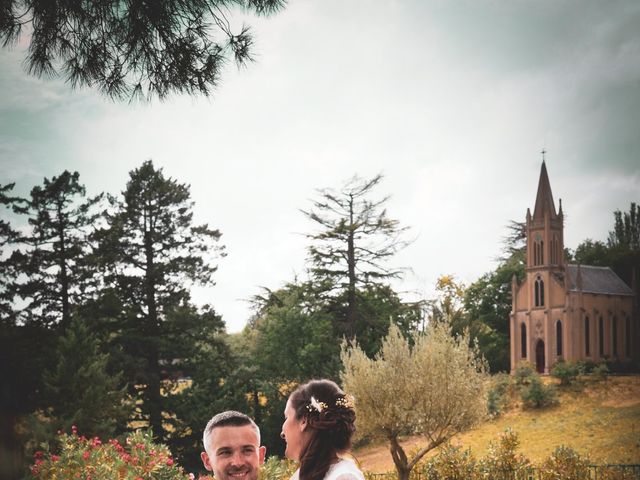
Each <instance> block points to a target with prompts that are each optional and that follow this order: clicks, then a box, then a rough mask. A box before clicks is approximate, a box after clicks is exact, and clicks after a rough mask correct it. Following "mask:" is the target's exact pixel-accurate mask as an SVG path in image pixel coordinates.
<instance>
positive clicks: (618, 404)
mask: <svg viewBox="0 0 640 480" xmlns="http://www.w3.org/2000/svg"><path fill="white" fill-rule="evenodd" d="M546 381H547V382H554V379H550V378H549V379H546ZM558 393H559V400H560V404H559V405H558V406H555V407H551V408H547V409H543V410H523V409H522V407H521V405H520V404H519V402H518V401H517V400H515V399H514V402H513V403H512V405H511V407H510V409H509V410H508V411H507V412H506V413H505V414H504V415H502V416H501V417H499V418H497V419H494V420H489V421H487V422H485V423H483V424H482V425H480V426H478V427H477V428H475V429H473V430H471V431H468V432H465V433H464V434H462V435H459V436H457V437H455V438H454V439H453V441H452V443H454V444H457V445H463V446H464V447H469V448H471V451H472V452H473V454H474V455H475V456H476V457H482V456H483V455H484V454H485V452H486V449H487V446H488V444H489V442H490V441H491V440H494V439H495V438H496V437H497V436H498V434H500V433H501V432H503V431H504V430H505V429H506V428H508V427H510V428H511V429H513V430H514V431H516V432H517V433H518V436H519V438H520V442H521V443H520V445H521V452H522V453H523V454H524V455H526V456H527V457H528V458H529V459H530V460H532V461H533V462H539V461H541V460H542V459H544V458H546V457H547V456H548V455H549V454H550V453H551V452H552V451H553V450H554V448H555V447H556V446H558V445H561V444H564V445H568V446H571V447H572V448H574V449H575V450H577V451H578V452H579V453H580V454H584V455H587V454H588V455H589V457H590V459H591V460H592V461H593V462H594V463H636V464H640V377H639V376H632V377H611V378H609V379H608V380H606V381H599V382H595V381H590V380H585V381H583V382H582V383H581V384H578V385H575V386H573V385H572V386H569V387H563V388H561V387H558ZM402 444H403V446H404V447H405V450H406V451H411V450H413V449H414V448H416V447H418V446H421V445H424V442H423V441H422V440H421V439H420V438H419V437H409V438H406V439H404V441H403V442H402ZM354 454H355V457H356V458H357V459H358V461H359V462H360V464H361V465H362V467H363V469H365V470H366V471H369V472H376V473H382V472H387V471H390V470H393V469H394V466H393V462H392V460H391V456H390V454H389V449H388V447H387V445H386V444H383V443H378V444H375V445H368V446H366V447H363V448H360V449H357V450H356V451H355V452H354Z"/></svg>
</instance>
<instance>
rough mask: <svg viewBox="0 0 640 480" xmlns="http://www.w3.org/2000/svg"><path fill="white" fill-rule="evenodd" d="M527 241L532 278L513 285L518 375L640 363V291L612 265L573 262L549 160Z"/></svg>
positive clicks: (513, 346) (513, 365)
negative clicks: (571, 365) (588, 364)
mask: <svg viewBox="0 0 640 480" xmlns="http://www.w3.org/2000/svg"><path fill="white" fill-rule="evenodd" d="M526 237H527V248H526V273H525V278H524V279H523V281H522V282H521V283H518V281H517V279H516V277H515V276H514V277H513V280H512V284H511V291H512V308H511V315H510V340H511V372H512V373H513V372H514V371H515V368H516V366H517V365H518V364H519V363H520V362H523V361H527V362H530V363H531V364H533V365H535V367H536V369H537V371H538V372H540V373H549V371H550V369H551V367H553V365H554V364H555V363H556V362H557V361H559V360H566V361H578V360H583V361H594V362H597V361H600V360H605V359H608V360H614V361H620V362H628V361H631V360H633V359H636V357H637V355H638V352H637V341H636V339H637V338H638V333H639V332H638V321H637V312H636V311H635V304H636V302H635V295H634V293H633V290H632V289H631V288H630V287H629V286H628V285H627V284H626V283H625V282H624V281H623V280H622V279H620V277H618V276H617V275H616V274H615V273H614V272H613V270H611V269H610V268H608V267H594V266H588V265H571V264H567V263H566V262H565V258H564V216H563V213H562V201H560V203H559V208H558V211H556V208H555V204H554V201H553V195H552V193H551V185H550V183H549V177H548V174H547V168H546V165H545V162H544V161H543V162H542V167H541V170H540V179H539V182H538V192H537V195H536V203H535V207H534V210H533V214H531V211H530V210H529V209H527V217H526Z"/></svg>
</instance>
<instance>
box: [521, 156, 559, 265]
mask: <svg viewBox="0 0 640 480" xmlns="http://www.w3.org/2000/svg"><path fill="white" fill-rule="evenodd" d="M545 153H546V151H545V150H543V151H542V166H541V167H540V178H539V179H538V192H537V194H536V204H535V207H534V208H533V215H531V213H530V210H529V209H527V219H526V230H527V268H528V269H531V270H536V271H538V272H539V271H540V269H553V270H562V269H563V267H564V240H563V220H564V214H563V212H562V203H560V210H559V211H558V212H556V207H555V203H554V201H553V194H552V193H551V184H550V182H549V175H548V173H547V165H546V162H545V159H544V154H545ZM536 275H537V274H536Z"/></svg>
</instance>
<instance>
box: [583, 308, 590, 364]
mask: <svg viewBox="0 0 640 480" xmlns="http://www.w3.org/2000/svg"><path fill="white" fill-rule="evenodd" d="M589 333H590V332H589V317H584V354H585V356H586V357H588V356H589V355H591V352H590V348H589V344H590V343H591V342H590V340H591V339H590V338H589V337H590V335H589Z"/></svg>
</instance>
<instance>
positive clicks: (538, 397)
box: [520, 374, 558, 408]
mask: <svg viewBox="0 0 640 480" xmlns="http://www.w3.org/2000/svg"><path fill="white" fill-rule="evenodd" d="M520 396H521V398H522V402H523V404H524V406H525V407H526V408H544V407H550V406H553V405H556V404H557V403H558V395H557V393H556V389H555V387H554V386H553V385H545V384H544V383H543V382H542V380H541V379H540V375H538V374H535V375H533V376H531V377H530V379H529V384H528V385H523V386H522V387H521V389H520Z"/></svg>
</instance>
